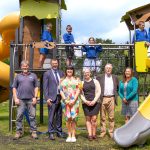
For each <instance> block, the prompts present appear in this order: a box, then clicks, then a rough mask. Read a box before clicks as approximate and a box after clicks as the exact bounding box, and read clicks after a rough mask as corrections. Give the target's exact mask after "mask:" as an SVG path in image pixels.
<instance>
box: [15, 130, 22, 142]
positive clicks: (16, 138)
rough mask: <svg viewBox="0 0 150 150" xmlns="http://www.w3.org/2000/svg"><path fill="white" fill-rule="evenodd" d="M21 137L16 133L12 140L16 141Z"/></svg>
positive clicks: (20, 134) (19, 133)
mask: <svg viewBox="0 0 150 150" xmlns="http://www.w3.org/2000/svg"><path fill="white" fill-rule="evenodd" d="M21 137H22V133H21V132H19V131H17V132H16V134H15V137H14V138H13V140H18V139H19V138H21Z"/></svg>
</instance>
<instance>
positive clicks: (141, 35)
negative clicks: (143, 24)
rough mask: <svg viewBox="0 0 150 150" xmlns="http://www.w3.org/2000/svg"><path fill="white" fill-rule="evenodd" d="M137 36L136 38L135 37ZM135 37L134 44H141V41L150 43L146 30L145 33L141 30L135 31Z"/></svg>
mask: <svg viewBox="0 0 150 150" xmlns="http://www.w3.org/2000/svg"><path fill="white" fill-rule="evenodd" d="M134 36H135V37H134ZM134 36H133V43H134V42H135V41H136V42H141V41H147V42H148V41H149V38H148V34H147V31H146V30H145V29H144V30H143V31H142V30H140V29H137V30H136V31H135V35H134Z"/></svg>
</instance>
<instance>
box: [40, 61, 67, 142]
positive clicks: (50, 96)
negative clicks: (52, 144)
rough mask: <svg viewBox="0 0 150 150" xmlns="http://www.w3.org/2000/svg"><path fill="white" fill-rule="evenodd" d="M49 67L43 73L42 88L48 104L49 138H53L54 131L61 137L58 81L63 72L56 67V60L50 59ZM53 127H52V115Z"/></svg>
mask: <svg viewBox="0 0 150 150" xmlns="http://www.w3.org/2000/svg"><path fill="white" fill-rule="evenodd" d="M51 67H52V68H51V69H50V70H48V71H47V72H45V73H44V78H43V83H44V85H43V88H44V96H45V99H46V101H47V105H48V132H49V138H50V140H55V138H54V132H57V136H58V137H63V134H62V108H61V103H60V100H61V96H60V91H59V88H58V87H59V81H60V79H61V78H62V77H63V76H64V74H63V72H62V71H61V70H59V69H58V60H57V59H52V60H51ZM55 115H56V117H55V119H56V121H55V123H56V124H55V127H54V124H53V123H54V116H55Z"/></svg>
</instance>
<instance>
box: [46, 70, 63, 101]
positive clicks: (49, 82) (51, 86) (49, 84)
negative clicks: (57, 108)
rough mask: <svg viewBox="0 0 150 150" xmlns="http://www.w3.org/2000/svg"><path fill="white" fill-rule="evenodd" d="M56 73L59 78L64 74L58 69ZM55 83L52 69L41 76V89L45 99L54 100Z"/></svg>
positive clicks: (55, 93) (55, 92) (55, 94)
mask: <svg viewBox="0 0 150 150" xmlns="http://www.w3.org/2000/svg"><path fill="white" fill-rule="evenodd" d="M58 74H59V76H60V78H62V77H63V76H64V73H63V72H62V71H60V70H58ZM57 87H58V85H57V83H56V79H55V77H54V75H53V72H52V70H51V69H50V70H48V71H46V72H45V73H44V77H43V89H44V97H45V99H46V100H48V99H51V100H52V101H53V102H54V101H55V100H56V96H57Z"/></svg>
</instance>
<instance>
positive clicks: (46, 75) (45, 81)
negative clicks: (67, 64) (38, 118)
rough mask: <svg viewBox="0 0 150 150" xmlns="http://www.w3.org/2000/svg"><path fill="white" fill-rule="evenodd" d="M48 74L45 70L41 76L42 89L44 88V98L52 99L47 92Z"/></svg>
mask: <svg viewBox="0 0 150 150" xmlns="http://www.w3.org/2000/svg"><path fill="white" fill-rule="evenodd" d="M49 88H50V87H49V75H48V72H45V73H44V76H43V90H44V97H45V99H46V100H49V99H51V101H52V98H51V97H50V95H49V94H48V90H49Z"/></svg>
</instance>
